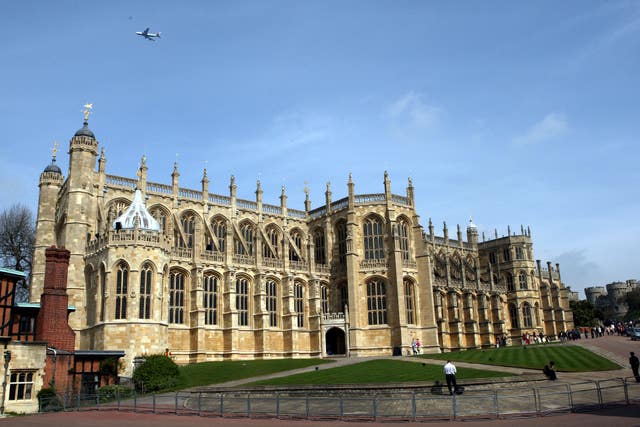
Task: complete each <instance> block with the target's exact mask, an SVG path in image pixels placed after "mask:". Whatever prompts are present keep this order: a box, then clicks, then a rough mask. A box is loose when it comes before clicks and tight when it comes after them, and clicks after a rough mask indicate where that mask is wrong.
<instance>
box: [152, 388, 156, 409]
mask: <svg viewBox="0 0 640 427" xmlns="http://www.w3.org/2000/svg"><path fill="white" fill-rule="evenodd" d="M151 396H152V397H153V413H154V414H155V413H156V394H155V393H153V394H152V395H151Z"/></svg>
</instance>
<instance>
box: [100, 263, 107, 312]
mask: <svg viewBox="0 0 640 427" xmlns="http://www.w3.org/2000/svg"><path fill="white" fill-rule="evenodd" d="M106 293H107V273H106V272H105V269H104V265H101V266H100V321H101V322H104V317H105V314H104V312H105V310H106V305H107V300H106V298H105V296H106V295H105V294H106Z"/></svg>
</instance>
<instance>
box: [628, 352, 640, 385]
mask: <svg viewBox="0 0 640 427" xmlns="http://www.w3.org/2000/svg"><path fill="white" fill-rule="evenodd" d="M629 354H630V355H631V357H629V364H630V365H631V371H632V372H633V376H634V377H636V381H638V382H640V374H638V368H640V360H639V359H638V356H636V354H635V353H634V352H633V351H632V352H631V353H629Z"/></svg>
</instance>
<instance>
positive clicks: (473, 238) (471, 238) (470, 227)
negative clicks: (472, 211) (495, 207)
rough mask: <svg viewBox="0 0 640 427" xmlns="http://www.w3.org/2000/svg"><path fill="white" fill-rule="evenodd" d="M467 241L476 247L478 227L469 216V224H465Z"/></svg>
mask: <svg viewBox="0 0 640 427" xmlns="http://www.w3.org/2000/svg"><path fill="white" fill-rule="evenodd" d="M467 242H469V244H470V245H471V246H472V247H473V248H474V249H476V248H477V247H478V227H477V226H476V225H475V224H474V223H473V218H469V224H467Z"/></svg>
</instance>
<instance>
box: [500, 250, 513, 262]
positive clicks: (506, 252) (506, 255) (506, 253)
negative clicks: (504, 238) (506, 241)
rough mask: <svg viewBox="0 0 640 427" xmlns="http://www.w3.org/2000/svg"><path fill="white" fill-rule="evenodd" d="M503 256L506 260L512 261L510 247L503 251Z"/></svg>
mask: <svg viewBox="0 0 640 427" xmlns="http://www.w3.org/2000/svg"><path fill="white" fill-rule="evenodd" d="M502 258H503V259H504V262H509V261H511V251H510V250H509V248H505V249H504V250H503V251H502Z"/></svg>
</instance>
